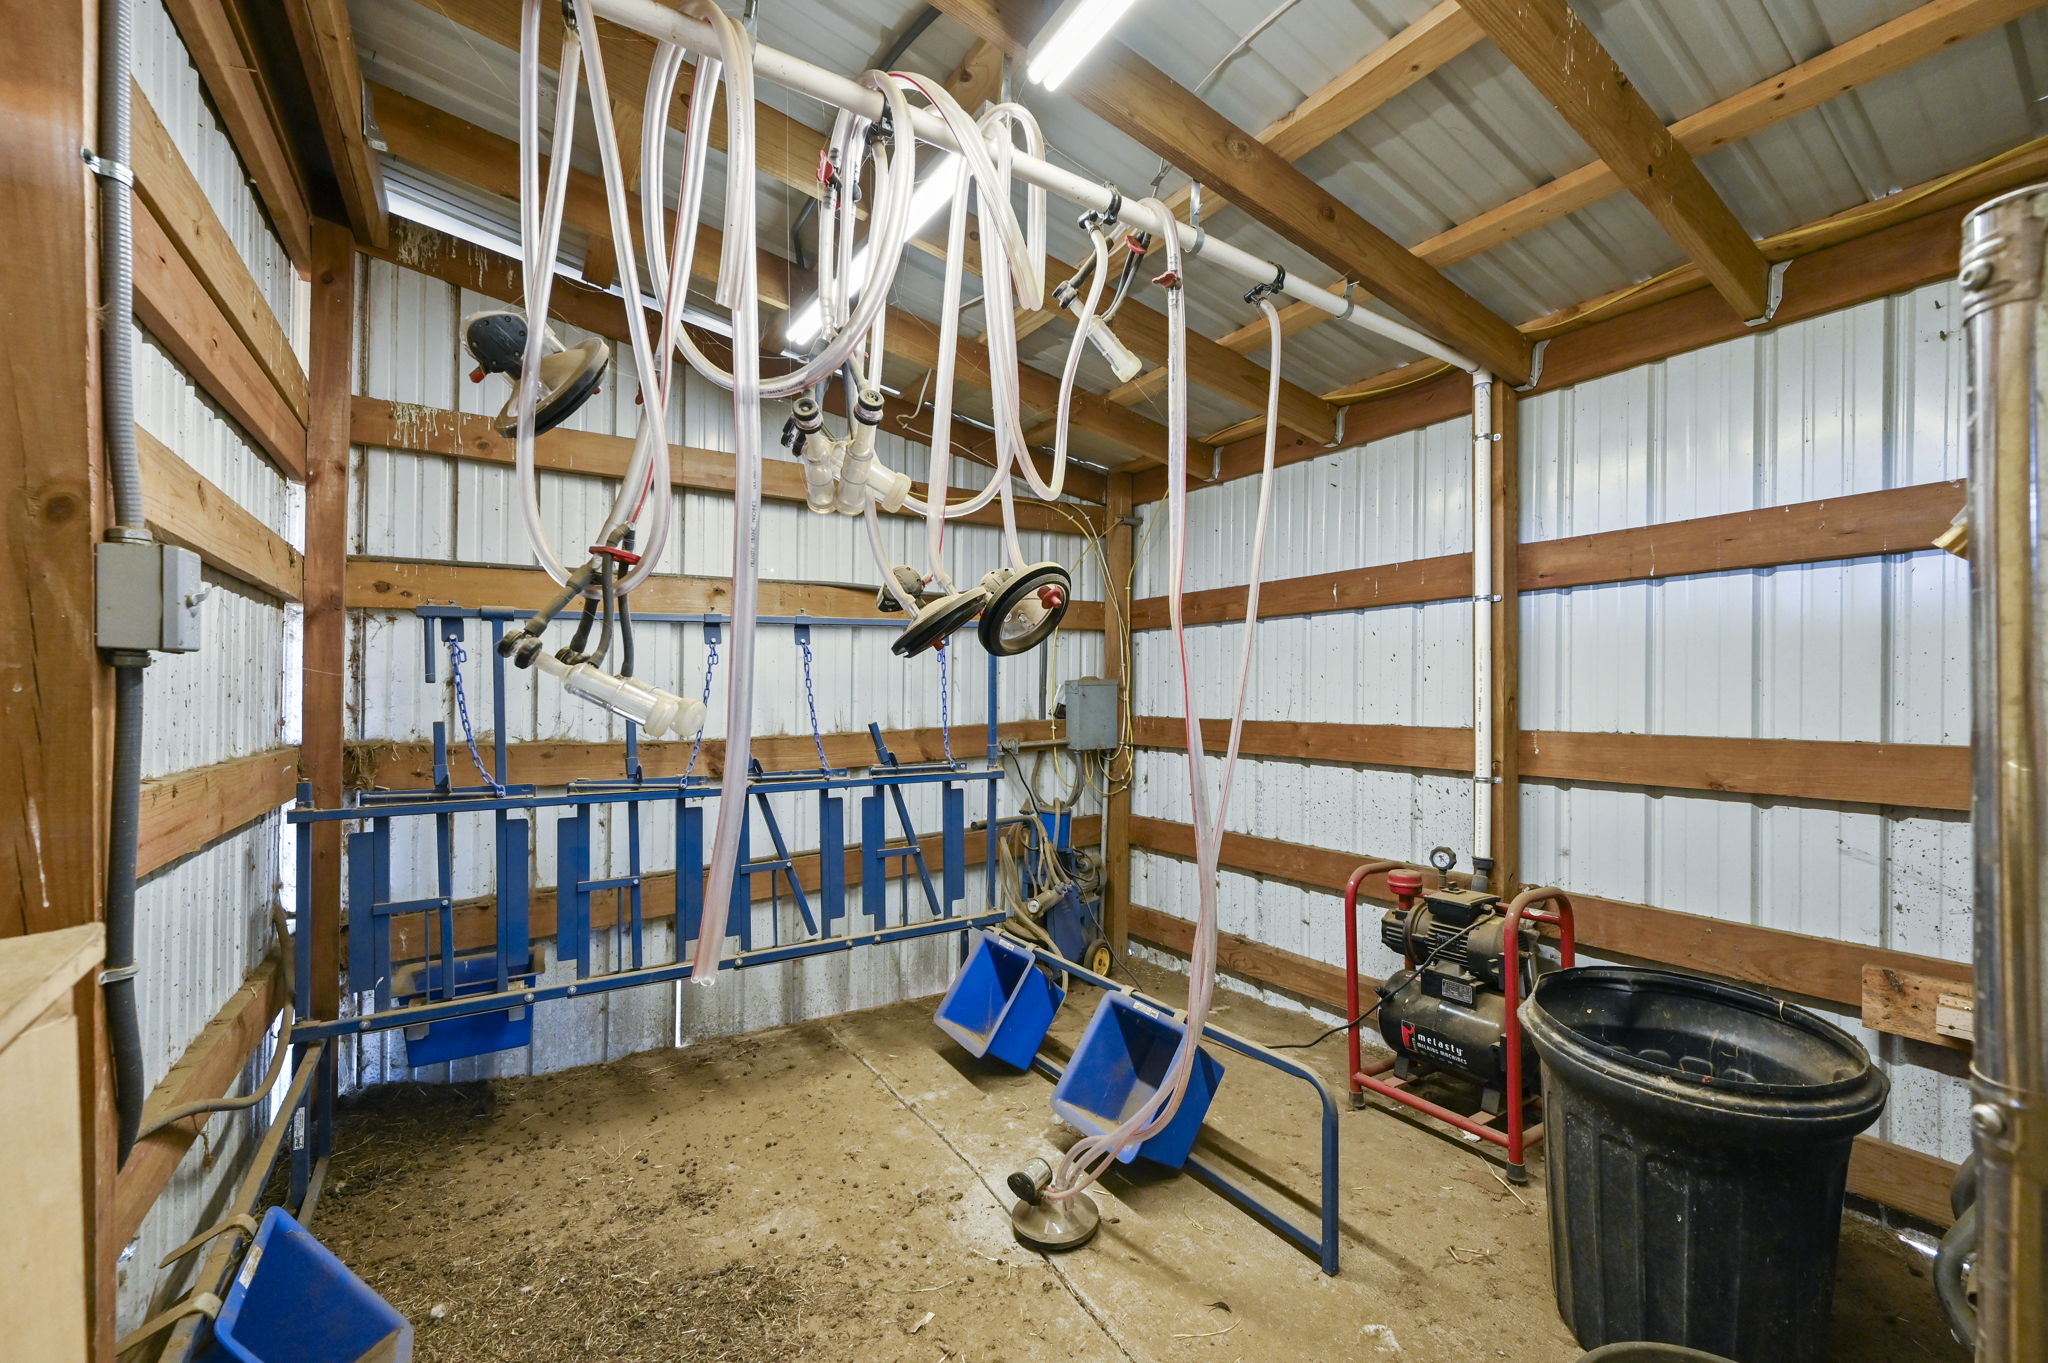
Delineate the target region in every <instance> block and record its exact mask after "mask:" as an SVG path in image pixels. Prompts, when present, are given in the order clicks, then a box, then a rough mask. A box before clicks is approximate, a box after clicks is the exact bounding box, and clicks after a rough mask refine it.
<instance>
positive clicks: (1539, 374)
mask: <svg viewBox="0 0 2048 1363" xmlns="http://www.w3.org/2000/svg"><path fill="white" fill-rule="evenodd" d="M1548 349H1550V338H1549V337H1548V336H1546V337H1544V338H1543V339H1542V340H1540V341H1538V342H1537V343H1536V348H1535V349H1534V350H1532V351H1530V352H1529V381H1528V382H1527V383H1523V384H1517V385H1516V386H1515V391H1516V392H1517V393H1526V392H1528V391H1529V390H1530V389H1532V388H1534V387H1535V386H1536V385H1537V384H1539V383H1541V382H1543V352H1544V351H1546V350H1548Z"/></svg>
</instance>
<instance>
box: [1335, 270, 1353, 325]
mask: <svg viewBox="0 0 2048 1363" xmlns="http://www.w3.org/2000/svg"><path fill="white" fill-rule="evenodd" d="M1357 292H1358V281H1357V280H1355V279H1347V280H1345V281H1344V311H1342V312H1340V313H1338V314H1337V320H1338V321H1340V322H1348V321H1350V320H1351V314H1352V313H1354V312H1356V311H1357V310H1358V298H1357Z"/></svg>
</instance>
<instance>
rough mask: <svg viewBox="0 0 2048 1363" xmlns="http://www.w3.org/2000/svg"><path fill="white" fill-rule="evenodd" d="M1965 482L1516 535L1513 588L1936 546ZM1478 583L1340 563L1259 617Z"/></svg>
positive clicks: (1193, 604)
mask: <svg viewBox="0 0 2048 1363" xmlns="http://www.w3.org/2000/svg"><path fill="white" fill-rule="evenodd" d="M1962 500H1963V485H1962V483H1960V482H1951V483H1919V484H1915V485H1913V486H1910V487H1901V488H1886V489H1883V490H1882V491H1878V492H1859V493H1851V494H1849V495H1848V496H1845V497H1827V498H1823V499H1821V500H1819V501H1814V502H1795V503H1794V504H1792V505H1790V506H1773V507H1762V508H1759V509H1758V510H1755V511H1731V512H1728V513H1727V514H1725V515H1720V516H1700V517H1696V518H1694V519H1692V520H1684V521H1664V522H1662V523H1660V524H1657V525H1646V526H1638V527H1635V528H1633V529H1628V530H1607V531H1601V532H1599V533H1597V534H1591V535H1575V536H1572V537H1570V538H1568V539H1561V540H1537V541H1534V542H1532V543H1529V544H1523V545H1520V546H1518V549H1517V558H1518V565H1517V571H1516V574H1515V590H1516V591H1518V592H1533V591H1553V590H1557V589H1560V588H1565V587H1586V586H1595V585H1598V584H1601V583H1608V582H1636V581H1645V580H1655V579H1658V578H1667V577H1683V576H1687V575H1690V574H1694V573H1725V572H1735V571H1739V570H1742V569H1749V568H1782V567H1786V566H1789V565H1792V564H1798V563H1826V562H1833V561H1837V560H1841V559H1852V558H1864V557H1868V556H1870V555H1875V554H1902V553H1915V552H1918V551H1920V550H1923V549H1928V548H1931V547H1932V545H1933V542H1934V537H1935V536H1936V535H1939V534H1940V533H1941V532H1942V531H1943V530H1944V529H1946V528H1947V526H1948V524H1949V521H1950V520H1951V518H1953V517H1954V515H1955V513H1956V510H1957V508H1959V507H1960V506H1961V505H1962ZM1471 590H1472V557H1471V555H1469V554H1446V555H1444V556H1443V557H1441V558H1430V559H1414V560H1410V561H1409V562H1407V563H1388V564H1378V565H1374V566H1370V567H1364V568H1347V569H1339V570H1338V571H1336V572H1330V573H1314V574H1311V575H1309V576H1307V577H1290V578H1282V579H1281V580H1279V581H1278V582H1268V583H1266V584H1265V585H1264V586H1263V587H1262V588H1261V589H1260V592H1259V616H1260V618H1261V619H1272V618H1277V617H1280V616H1288V615H1325V614H1331V613H1337V612H1343V611H1357V610H1372V609H1375V608H1377V607H1380V606H1408V605H1417V604H1420V603H1422V602H1427V601H1455V600H1457V599H1459V598H1461V597H1464V596H1468V595H1470V594H1471ZM1244 601H1245V589H1244V588H1243V587H1213V588H1210V589H1209V590H1207V591H1201V592H1191V593H1189V594H1188V596H1187V598H1186V599H1185V601H1184V602H1183V606H1182V609H1183V612H1184V615H1185V618H1186V619H1187V621H1188V623H1190V624H1215V623H1219V622H1228V621H1234V620H1241V619H1243V618H1244ZM1132 618H1133V620H1134V622H1135V627H1136V628H1137V629H1140V630H1150V629H1165V628H1166V627H1167V625H1168V623H1169V622H1168V619H1167V612H1166V598H1165V597H1163V596H1148V597H1146V598H1145V599H1144V600H1142V601H1139V602H1136V603H1135V604H1134V605H1133V606H1132Z"/></svg>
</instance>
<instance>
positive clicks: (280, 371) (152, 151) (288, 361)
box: [131, 85, 306, 421]
mask: <svg viewBox="0 0 2048 1363" xmlns="http://www.w3.org/2000/svg"><path fill="white" fill-rule="evenodd" d="M133 98H134V101H135V104H134V146H133V151H132V153H131V154H132V157H133V159H134V162H135V192H136V193H137V194H139V195H140V196H141V197H142V202H143V203H144V204H146V205H147V206H148V208H149V211H150V213H151V214H153V215H154V216H155V218H156V220H157V222H158V223H159V224H160V225H161V226H162V227H163V229H164V233H165V235H167V236H168V237H169V238H170V239H171V243H172V244H173V245H174V246H176V247H177V248H178V253H179V254H180V255H182V256H183V257H184V258H185V263H186V264H188V265H190V266H191V267H192V273H193V274H195V275H197V276H198V278H199V282H200V284H201V285H202V286H204V288H205V289H206V292H207V294H208V296H210V297H211V298H212V299H213V301H214V303H215V304H216V305H217V306H218V307H219V308H220V311H221V314H222V315H223V316H224V317H226V318H227V320H228V325H229V326H231V327H233V328H234V329H235V333H236V334H237V335H239V336H240V337H241V338H242V340H243V342H244V343H246V344H247V345H248V347H249V350H250V352H251V353H252V354H254V355H255V357H256V362H257V363H258V364H259V365H261V366H262V367H263V372H264V373H265V374H266V375H268V376H269V378H270V381H271V383H272V384H274V385H275V386H276V388H277V391H278V395H279V396H280V397H282V398H283V399H284V400H285V404H286V405H287V406H289V407H290V408H291V409H292V414H293V415H294V416H296V417H297V418H298V419H299V420H301V421H304V420H305V419H306V372H305V370H304V369H302V368H300V367H299V357H298V356H297V355H296V354H294V353H293V352H292V343H291V338H290V337H288V336H287V335H285V330H284V326H283V324H282V323H280V322H279V321H278V317H277V314H276V313H275V312H273V311H271V307H270V302H269V300H268V299H266V298H265V297H264V296H263V290H262V289H261V288H260V287H258V285H257V283H256V277H255V276H254V275H253V274H251V273H250V272H249V266H248V264H247V263H246V262H245V261H244V260H243V259H242V254H241V252H240V251H238V250H237V249H236V248H235V243H234V241H233V240H232V239H231V238H230V237H229V236H228V229H227V228H226V227H225V226H224V225H222V223H221V220H220V217H219V215H218V214H216V213H215V212H214V209H213V205H212V204H211V203H209V202H208V201H207V198H206V191H205V190H203V189H201V188H200V185H199V181H198V180H197V179H195V178H194V177H193V175H192V169H191V167H190V166H188V165H187V164H186V163H185V158H184V156H183V155H182V154H181V153H180V152H179V151H178V146H177V143H176V142H174V141H172V139H171V134H170V131H169V130H168V129H166V128H165V127H164V125H163V123H162V122H161V121H160V120H159V119H158V118H157V115H156V110H155V109H153V108H151V107H150V104H149V100H148V99H147V98H146V97H145V96H144V95H143V93H142V87H141V86H140V85H137V86H135V87H134V90H133Z"/></svg>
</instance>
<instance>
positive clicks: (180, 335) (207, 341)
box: [133, 203, 306, 481]
mask: <svg viewBox="0 0 2048 1363" xmlns="http://www.w3.org/2000/svg"><path fill="white" fill-rule="evenodd" d="M133 216H134V223H135V317H136V320H137V321H138V322H140V323H141V325H142V327H143V329H144V330H146V331H148V332H149V334H150V336H151V338H152V339H154V340H155V341H156V343H157V344H158V345H160V346H162V347H163V348H164V350H165V351H166V352H167V353H168V354H169V355H170V357H171V358H172V359H174V360H176V361H177V362H178V365H179V367H180V368H182V369H184V371H185V372H186V374H188V375H189V376H190V377H191V379H192V381H193V382H194V383H196V384H198V385H199V386H200V387H201V388H202V389H204V390H205V391H206V394H207V396H209V397H211V398H212V399H213V400H214V401H215V402H217V403H219V404H220V407H221V410H222V411H224V412H226V413H227V414H228V415H229V416H231V417H233V418H234V419H235V422H236V424H237V425H239V426H240V427H241V428H242V430H243V431H244V432H245V433H246V434H247V435H248V436H249V438H250V440H251V441H253V442H254V443H255V445H256V446H257V448H258V449H259V450H261V451H262V453H263V454H264V455H265V456H266V457H268V458H269V460H270V461H271V462H272V463H273V464H275V465H277V469H278V472H280V473H282V474H284V476H285V477H287V478H290V479H293V480H294V481H299V480H303V479H304V478H305V476H306V466H305V457H306V453H305V444H306V426H305V423H304V422H303V421H301V420H300V419H299V416H298V414H297V413H296V412H294V411H293V410H292V409H291V406H290V404H289V403H287V402H286V401H285V399H284V397H283V395H282V394H281V393H279V391H278V390H277V387H276V386H275V385H274V384H273V383H272V382H271V380H270V376H269V374H267V373H266V372H265V371H264V368H263V365H262V362H261V361H259V360H258V359H257V358H256V352H255V351H254V350H252V349H251V348H250V346H249V343H248V342H247V341H245V340H243V339H242V336H241V333H240V332H238V331H236V330H235V328H234V326H233V325H232V324H231V323H230V322H229V321H228V318H227V314H226V313H224V312H222V311H221V307H220V305H219V304H218V303H216V302H215V301H214V300H213V296H212V295H211V294H209V293H208V292H207V291H206V286H205V285H204V284H202V283H201V282H200V279H199V276H198V275H197V274H195V273H194V272H193V269H192V266H191V264H190V263H189V262H187V261H186V259H185V257H184V256H183V255H182V254H180V253H179V251H178V249H177V247H176V246H175V245H173V244H172V242H171V238H170V235H169V234H168V233H167V232H166V231H165V230H164V228H163V226H162V224H160V223H158V222H157V220H156V216H155V215H154V214H153V213H151V212H150V211H149V208H148V205H147V204H144V203H138V204H137V205H136V208H135V213H134V215H133Z"/></svg>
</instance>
